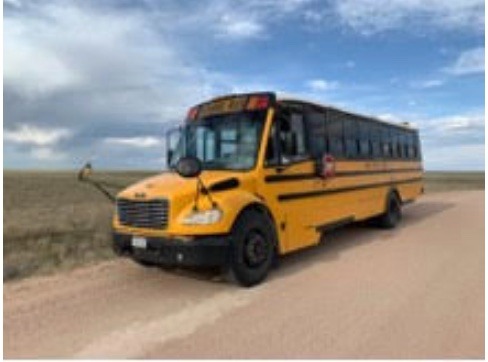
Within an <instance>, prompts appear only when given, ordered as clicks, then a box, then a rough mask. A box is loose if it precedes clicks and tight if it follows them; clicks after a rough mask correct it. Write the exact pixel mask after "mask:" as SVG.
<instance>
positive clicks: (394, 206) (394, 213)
mask: <svg viewBox="0 0 488 362" xmlns="http://www.w3.org/2000/svg"><path fill="white" fill-rule="evenodd" d="M390 210H391V217H392V219H393V222H394V223H395V224H396V223H397V222H398V221H399V220H400V206H399V205H398V202H397V201H396V200H392V201H391V205H390Z"/></svg>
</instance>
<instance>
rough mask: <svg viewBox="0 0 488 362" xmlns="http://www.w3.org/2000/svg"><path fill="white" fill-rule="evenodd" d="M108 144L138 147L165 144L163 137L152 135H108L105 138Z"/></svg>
mask: <svg viewBox="0 0 488 362" xmlns="http://www.w3.org/2000/svg"><path fill="white" fill-rule="evenodd" d="M104 141H105V142H106V143H108V144H114V145H120V146H129V147H138V148H148V147H160V146H162V145H163V140H162V139H161V138H156V137H152V136H144V137H108V138H106V139H105V140H104Z"/></svg>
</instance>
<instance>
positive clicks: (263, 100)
mask: <svg viewBox="0 0 488 362" xmlns="http://www.w3.org/2000/svg"><path fill="white" fill-rule="evenodd" d="M268 107H269V97H268V96H251V97H250V98H249V101H248V102H247V109H248V110H250V111H255V110H260V109H266V108H268Z"/></svg>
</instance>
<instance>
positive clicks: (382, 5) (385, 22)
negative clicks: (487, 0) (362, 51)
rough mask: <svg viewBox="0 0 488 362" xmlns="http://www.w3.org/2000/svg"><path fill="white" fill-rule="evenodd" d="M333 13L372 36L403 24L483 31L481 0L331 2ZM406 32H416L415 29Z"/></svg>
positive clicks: (346, 23) (359, 0)
mask: <svg viewBox="0 0 488 362" xmlns="http://www.w3.org/2000/svg"><path fill="white" fill-rule="evenodd" d="M333 4H334V13H335V14H336V15H337V16H339V19H340V21H341V22H342V23H343V24H345V25H346V26H348V27H350V28H352V29H354V30H355V31H357V32H359V33H361V34H364V35H371V34H375V33H378V32H382V31H387V30H391V29H398V28H406V27H405V25H406V24H416V23H417V24H418V23H422V24H425V25H428V26H431V27H434V28H440V29H447V30H452V29H466V30H470V31H476V32H478V33H482V32H483V31H484V0H449V1H445V0H430V1H424V0H334V2H333ZM406 29H411V30H412V31H415V30H416V27H415V26H413V27H409V28H406Z"/></svg>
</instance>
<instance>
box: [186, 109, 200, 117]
mask: <svg viewBox="0 0 488 362" xmlns="http://www.w3.org/2000/svg"><path fill="white" fill-rule="evenodd" d="M197 113H198V107H193V108H190V109H189V110H188V114H187V116H186V118H187V119H189V120H194V119H195V118H197Z"/></svg>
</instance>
